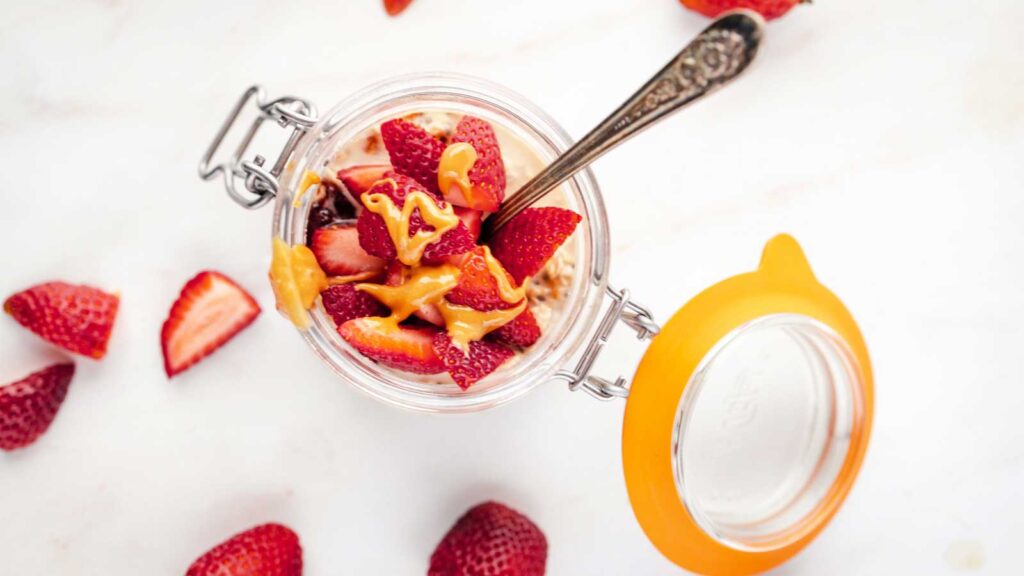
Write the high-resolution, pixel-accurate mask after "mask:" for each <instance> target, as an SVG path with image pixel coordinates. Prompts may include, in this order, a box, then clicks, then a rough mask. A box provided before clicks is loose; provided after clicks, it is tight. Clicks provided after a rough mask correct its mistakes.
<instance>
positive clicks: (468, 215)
mask: <svg viewBox="0 0 1024 576" xmlns="http://www.w3.org/2000/svg"><path fill="white" fill-rule="evenodd" d="M454 209H455V215H456V216H458V217H459V220H462V223H463V224H465V225H466V228H469V233H470V234H472V235H473V241H474V242H476V241H477V240H479V239H480V227H481V225H482V224H483V219H484V213H483V212H481V211H479V210H473V209H472V208H463V207H462V206H455V207H454Z"/></svg>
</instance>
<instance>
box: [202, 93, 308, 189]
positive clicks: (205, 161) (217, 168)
mask: <svg viewBox="0 0 1024 576" xmlns="http://www.w3.org/2000/svg"><path fill="white" fill-rule="evenodd" d="M250 100H252V101H254V102H255V105H256V106H257V108H258V109H259V116H257V117H256V119H255V120H253V123H252V124H251V125H250V126H249V129H248V130H247V131H246V133H245V136H243V137H242V140H241V142H239V144H238V147H237V148H235V151H234V153H232V155H231V157H230V158H228V159H227V160H226V161H225V162H221V163H220V164H213V165H211V164H212V162H213V157H214V155H215V154H216V153H217V150H218V149H219V148H220V145H221V143H223V141H224V137H225V136H227V133H228V132H229V131H230V130H231V127H232V126H234V124H235V122H236V121H238V117H239V115H241V113H242V111H243V110H244V109H245V107H246V105H247V104H248V103H249V101H250ZM267 120H271V121H273V122H274V123H275V124H277V125H278V126H280V127H282V128H288V127H291V128H292V133H291V134H290V135H289V136H288V141H287V142H286V143H285V145H284V148H283V149H282V150H281V152H280V153H279V154H278V155H277V159H276V160H275V161H274V163H273V164H272V165H271V166H270V167H267V166H266V159H265V158H264V157H263V156H261V155H259V154H256V155H254V156H253V158H252V159H251V160H243V157H244V156H245V154H246V152H247V151H248V149H249V144H251V143H252V140H253V138H254V137H255V136H256V133H257V132H259V129H260V127H261V126H262V125H263V123H264V122H265V121H267ZM316 121H317V110H316V106H314V105H313V103H311V102H309V101H308V100H304V99H302V98H296V97H294V96H284V97H282V98H277V99H275V100H269V101H268V100H267V97H266V94H265V93H264V91H263V88H262V87H261V86H250V87H249V88H248V89H247V90H246V91H245V92H244V93H243V94H242V97H241V98H239V99H238V102H237V103H236V104H235V107H234V108H232V110H231V112H230V113H229V114H228V117H227V118H226V119H225V120H224V123H223V124H222V125H221V127H220V130H219V131H218V132H217V135H216V136H214V138H213V142H211V143H210V146H209V148H207V149H206V153H205V154H203V158H202V160H200V161H199V177H200V178H202V179H203V180H210V179H212V178H214V177H216V176H217V174H218V173H219V174H223V175H224V187H225V189H226V190H227V192H228V196H230V197H231V199H232V200H234V201H235V202H237V203H238V204H239V205H241V206H243V207H245V208H248V209H254V208H259V207H260V206H263V205H264V204H266V203H267V202H269V201H270V200H272V199H273V198H274V196H275V195H277V190H278V182H277V177H278V176H280V175H281V171H282V170H283V169H284V165H285V163H286V162H287V161H288V157H289V156H291V153H292V151H293V150H295V146H296V145H297V144H298V142H299V139H300V138H302V136H303V135H305V133H306V131H307V130H309V129H310V128H311V127H313V125H314V124H316ZM239 180H241V181H242V183H243V185H244V186H245V189H246V190H248V192H249V196H247V195H245V194H243V193H242V191H241V190H240V189H239V187H238V181H239Z"/></svg>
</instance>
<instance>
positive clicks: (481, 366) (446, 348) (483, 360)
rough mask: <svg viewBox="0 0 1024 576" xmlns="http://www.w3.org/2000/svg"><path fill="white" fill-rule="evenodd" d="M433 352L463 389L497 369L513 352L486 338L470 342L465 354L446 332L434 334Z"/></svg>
mask: <svg viewBox="0 0 1024 576" xmlns="http://www.w3.org/2000/svg"><path fill="white" fill-rule="evenodd" d="M434 352H435V353H436V354H437V356H438V357H439V358H440V359H441V361H442V362H443V364H444V367H445V369H446V370H448V374H450V375H451V377H452V380H454V381H455V383H456V384H458V385H459V388H462V389H463V390H466V389H468V388H469V387H470V386H472V385H473V384H475V383H477V382H478V381H479V380H480V379H482V378H483V377H484V376H487V375H488V374H490V373H491V372H494V371H495V370H497V369H498V367H499V366H501V365H502V364H504V363H505V361H506V360H508V359H509V358H511V357H512V356H513V355H514V354H515V353H514V352H512V350H511V349H509V348H507V347H505V346H502V345H501V344H498V343H496V342H489V341H487V340H480V341H479V342H470V343H469V353H468V354H467V353H465V352H463V351H462V349H461V348H459V347H458V346H456V345H455V344H454V343H453V342H452V339H451V338H450V337H449V336H448V334H447V333H446V332H438V333H437V335H435V336H434Z"/></svg>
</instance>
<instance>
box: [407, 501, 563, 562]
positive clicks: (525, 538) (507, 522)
mask: <svg viewBox="0 0 1024 576" xmlns="http://www.w3.org/2000/svg"><path fill="white" fill-rule="evenodd" d="M547 559H548V541H547V539H546V538H545V537H544V533H543V532H541V531H540V528H538V527H537V525H536V524H534V523H533V522H531V521H530V519H529V518H527V517H526V516H524V515H522V514H520V513H519V512H516V511H515V510H512V509H511V508H509V507H508V506H504V505H502V504H498V503H497V502H485V503H483V504H478V505H477V506H474V507H473V508H471V509H470V510H469V511H468V512H466V514H465V515H463V516H462V518H459V520H458V522H456V523H455V526H452V528H451V530H449V531H448V533H447V534H445V536H444V539H442V540H441V543H440V544H438V545H437V548H436V549H435V550H434V554H433V555H432V556H431V557H430V569H429V570H428V572H427V576H543V575H544V567H545V564H546V563H547Z"/></svg>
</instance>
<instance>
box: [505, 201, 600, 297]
mask: <svg viewBox="0 0 1024 576" xmlns="http://www.w3.org/2000/svg"><path fill="white" fill-rule="evenodd" d="M580 220H582V217H581V216H580V215H579V214H577V213H575V212H573V211H572V210H566V209H565V208H554V207H546V208H527V209H525V210H523V211H522V212H520V213H519V214H517V215H516V217H515V218H513V219H512V220H510V221H509V222H508V224H506V225H505V226H504V227H503V228H501V229H499V230H498V231H497V232H495V233H494V236H493V238H491V244H490V246H491V253H492V254H494V257H495V258H497V259H498V260H499V261H500V262H501V263H502V264H503V265H504V266H505V270H507V271H508V273H509V274H511V275H512V278H513V279H515V281H516V283H517V284H521V283H522V282H523V281H524V280H526V279H527V278H529V277H531V276H533V275H534V274H536V273H537V272H539V271H540V269H541V268H543V267H544V264H546V263H547V261H548V260H549V259H550V258H551V256H552V255H554V253H555V251H556V250H558V247H559V246H561V245H562V243H563V242H565V239H566V238H568V237H569V236H570V235H572V233H573V231H574V230H575V229H576V225H577V224H579V223H580Z"/></svg>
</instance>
